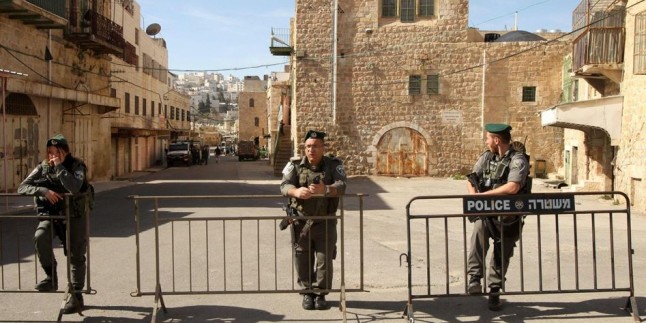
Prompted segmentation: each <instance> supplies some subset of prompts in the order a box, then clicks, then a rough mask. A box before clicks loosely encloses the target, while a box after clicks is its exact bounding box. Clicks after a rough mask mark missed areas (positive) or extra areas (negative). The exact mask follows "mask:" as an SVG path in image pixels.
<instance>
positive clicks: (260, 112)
mask: <svg viewBox="0 0 646 323" xmlns="http://www.w3.org/2000/svg"><path fill="white" fill-rule="evenodd" d="M267 81H268V77H265V78H264V79H263V80H261V79H260V78H259V77H257V76H246V77H245V79H244V90H243V91H242V92H240V93H239V95H238V141H243V140H252V141H254V142H255V143H256V146H258V147H267V138H265V135H267V134H268V133H269V132H268V130H269V129H268V128H267V92H266V91H267Z"/></svg>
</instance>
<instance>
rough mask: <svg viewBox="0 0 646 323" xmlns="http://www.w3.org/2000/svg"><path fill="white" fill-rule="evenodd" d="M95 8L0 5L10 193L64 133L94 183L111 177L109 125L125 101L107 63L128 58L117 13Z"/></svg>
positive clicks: (5, 174) (2, 156)
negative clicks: (115, 91) (50, 141)
mask: <svg viewBox="0 0 646 323" xmlns="http://www.w3.org/2000/svg"><path fill="white" fill-rule="evenodd" d="M68 3H70V4H71V5H69V6H68ZM93 3H96V2H92V1H83V0H77V1H72V2H70V1H66V0H50V1H15V0H9V1H2V2H0V30H1V31H2V32H0V80H2V81H0V88H5V91H3V93H2V94H0V95H2V99H3V103H0V105H2V108H3V112H4V113H5V118H3V120H2V132H0V137H2V138H1V139H0V141H2V143H1V144H2V146H1V147H0V190H1V191H3V192H4V191H13V190H14V189H16V188H17V186H18V185H19V184H20V182H21V181H22V180H23V179H24V178H25V177H26V176H27V175H28V174H29V172H30V171H31V169H33V168H34V167H35V166H36V165H37V163H38V162H40V161H41V160H43V159H44V158H45V152H46V147H45V143H46V141H47V138H49V137H51V136H52V135H54V134H57V133H62V134H63V135H64V136H65V137H66V138H67V139H68V141H69V143H70V147H71V148H72V154H73V155H75V156H77V157H79V158H82V159H83V160H84V161H85V163H86V164H87V165H88V170H89V174H88V176H89V177H90V179H91V180H101V179H106V178H109V176H110V165H109V163H107V162H106V161H109V160H110V154H111V152H110V150H109V149H105V147H108V146H109V138H110V127H109V125H108V124H106V123H105V122H104V120H105V119H104V117H105V114H106V113H108V112H110V111H112V110H114V109H116V108H118V107H119V100H118V99H117V98H114V97H112V96H111V93H110V63H109V60H107V59H106V55H107V54H113V55H121V54H122V51H123V46H122V44H123V38H122V37H123V36H122V29H121V28H120V26H118V25H117V24H115V23H114V21H112V20H111V19H110V18H109V17H111V7H110V6H108V5H97V6H96V7H94V6H93V5H92V4H93ZM97 24H100V25H101V26H102V27H103V28H102V29H99V28H96V26H97ZM3 85H4V86H3ZM0 91H1V90H0Z"/></svg>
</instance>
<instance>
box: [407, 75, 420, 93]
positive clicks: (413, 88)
mask: <svg viewBox="0 0 646 323" xmlns="http://www.w3.org/2000/svg"><path fill="white" fill-rule="evenodd" d="M418 94H422V76H421V75H419V74H411V75H409V76H408V95H418Z"/></svg>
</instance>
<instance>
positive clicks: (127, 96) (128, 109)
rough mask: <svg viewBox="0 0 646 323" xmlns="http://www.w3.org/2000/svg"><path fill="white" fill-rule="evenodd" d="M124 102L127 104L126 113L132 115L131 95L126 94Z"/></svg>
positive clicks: (125, 105)
mask: <svg viewBox="0 0 646 323" xmlns="http://www.w3.org/2000/svg"><path fill="white" fill-rule="evenodd" d="M123 100H124V101H125V104H124V106H123V108H124V112H125V113H130V93H128V92H125V96H124V98H123Z"/></svg>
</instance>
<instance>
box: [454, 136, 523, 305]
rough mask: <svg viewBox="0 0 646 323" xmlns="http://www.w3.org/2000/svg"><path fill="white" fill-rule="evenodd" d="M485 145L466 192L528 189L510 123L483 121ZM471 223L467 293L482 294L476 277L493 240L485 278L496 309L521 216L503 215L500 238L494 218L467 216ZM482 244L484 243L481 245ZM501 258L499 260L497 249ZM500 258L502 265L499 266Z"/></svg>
mask: <svg viewBox="0 0 646 323" xmlns="http://www.w3.org/2000/svg"><path fill="white" fill-rule="evenodd" d="M485 130H487V141H486V145H487V148H488V150H487V151H486V152H484V153H483V154H482V155H480V158H479V159H478V161H477V162H476V164H475V166H474V167H473V173H471V174H469V179H470V180H469V182H468V184H467V189H468V190H469V193H470V194H487V195H510V194H526V193H529V192H530V190H531V180H528V175H529V162H528V160H529V158H528V156H527V155H526V154H525V153H524V151H522V152H521V151H517V150H516V149H514V147H513V146H512V145H511V133H510V131H511V126H509V125H507V124H487V125H486V126H485ZM469 220H470V221H472V222H473V224H474V226H473V233H472V234H471V248H470V250H469V256H468V261H467V262H468V264H467V266H468V268H467V272H468V273H469V275H470V276H471V278H470V279H469V293H470V294H480V293H482V286H481V284H480V279H481V278H482V276H483V258H484V256H485V255H486V254H487V250H488V249H489V239H490V238H491V239H492V240H493V241H494V252H493V260H492V261H490V263H489V272H488V277H487V281H488V282H489V309H490V310H492V311H498V310H500V309H501V305H500V289H501V288H502V286H503V283H502V282H503V277H504V276H505V273H506V272H507V267H508V266H509V259H510V258H511V256H512V255H513V252H514V247H515V246H516V241H518V239H519V238H520V234H521V228H522V217H520V216H518V217H508V216H505V217H503V220H502V221H503V233H502V235H503V237H502V239H501V237H500V236H501V233H500V230H499V229H498V228H499V225H500V223H499V222H498V219H495V218H491V217H490V218H485V217H483V218H470V219H469ZM483 244H484V245H483ZM502 248H504V250H502V251H503V252H502V256H503V257H502V258H503V259H501V257H500V256H501V249H502ZM501 260H503V261H504V268H502V270H501V267H503V266H502V264H501Z"/></svg>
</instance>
